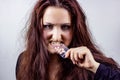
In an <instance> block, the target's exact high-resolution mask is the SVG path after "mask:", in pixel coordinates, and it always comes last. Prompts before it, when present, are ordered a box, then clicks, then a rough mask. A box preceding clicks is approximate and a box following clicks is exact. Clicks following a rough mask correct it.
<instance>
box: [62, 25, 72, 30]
mask: <svg viewBox="0 0 120 80" xmlns="http://www.w3.org/2000/svg"><path fill="white" fill-rule="evenodd" d="M70 28H71V26H70V25H62V26H61V29H62V30H69V29H70Z"/></svg>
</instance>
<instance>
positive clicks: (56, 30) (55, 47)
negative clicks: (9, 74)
mask: <svg viewBox="0 0 120 80" xmlns="http://www.w3.org/2000/svg"><path fill="white" fill-rule="evenodd" d="M43 27H44V30H43V34H44V39H45V42H46V44H47V49H48V51H49V52H50V54H54V55H53V56H52V58H51V62H50V67H49V70H50V71H53V70H54V71H53V74H56V73H57V70H58V69H59V68H60V67H58V65H59V64H60V63H59V62H58V59H57V58H56V56H55V54H57V53H58V51H60V50H61V48H59V44H61V43H62V44H64V45H66V46H69V44H70V43H71V41H72V36H73V31H72V26H71V17H70V14H69V12H68V11H67V10H66V9H64V8H60V7H48V8H47V9H46V11H45V13H44V16H43ZM65 58H69V59H71V61H72V62H73V64H75V65H78V66H79V67H84V68H86V69H87V70H90V71H92V72H94V73H96V70H97V69H98V67H99V65H100V63H98V62H96V61H95V59H94V57H93V55H92V53H91V51H90V50H89V49H88V48H87V47H86V46H80V47H76V48H70V49H69V50H68V51H67V52H66V54H65ZM53 65H54V68H53ZM55 69H57V70H56V71H55ZM51 75H52V73H51ZM53 79H54V78H53V77H52V78H51V80H53Z"/></svg>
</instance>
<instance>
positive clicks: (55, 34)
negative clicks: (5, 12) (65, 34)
mask: <svg viewBox="0 0 120 80" xmlns="http://www.w3.org/2000/svg"><path fill="white" fill-rule="evenodd" d="M52 41H56V42H61V41H62V31H61V30H60V28H59V27H55V28H54V29H53V30H52Z"/></svg>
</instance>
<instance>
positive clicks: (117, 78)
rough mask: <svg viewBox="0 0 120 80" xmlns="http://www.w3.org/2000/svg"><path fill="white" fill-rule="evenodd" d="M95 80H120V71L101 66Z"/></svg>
mask: <svg viewBox="0 0 120 80" xmlns="http://www.w3.org/2000/svg"><path fill="white" fill-rule="evenodd" d="M21 55H22V54H20V55H19V57H18V61H17V64H16V75H17V72H18V70H19V64H20V62H21ZM94 80H120V69H113V68H111V67H110V66H106V65H104V64H100V66H99V67H98V69H97V71H96V73H95V76H94Z"/></svg>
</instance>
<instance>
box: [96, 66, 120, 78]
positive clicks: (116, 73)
mask: <svg viewBox="0 0 120 80" xmlns="http://www.w3.org/2000/svg"><path fill="white" fill-rule="evenodd" d="M94 80H120V70H119V69H113V68H111V67H109V66H105V65H103V64H100V66H99V67H98V69H97V72H96V74H95V78H94Z"/></svg>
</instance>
